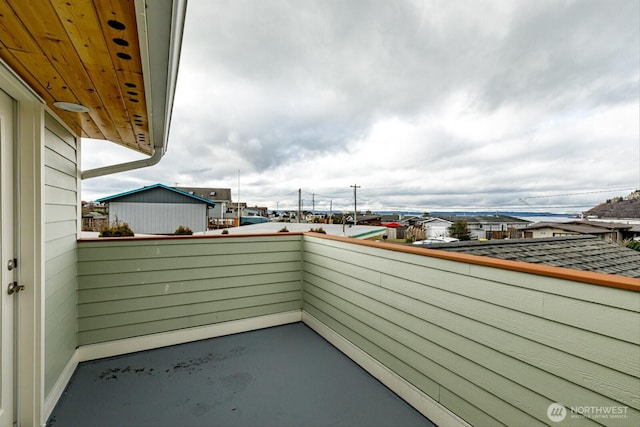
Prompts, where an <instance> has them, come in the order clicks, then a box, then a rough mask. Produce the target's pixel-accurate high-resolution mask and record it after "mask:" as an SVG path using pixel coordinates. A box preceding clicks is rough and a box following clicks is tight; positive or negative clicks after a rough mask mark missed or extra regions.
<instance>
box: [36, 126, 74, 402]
mask: <svg viewBox="0 0 640 427" xmlns="http://www.w3.org/2000/svg"><path fill="white" fill-rule="evenodd" d="M44 160H45V164H44V180H45V182H44V221H45V250H44V253H45V268H44V272H45V274H44V275H45V289H44V290H45V321H44V325H45V351H46V354H47V358H46V359H45V361H46V363H45V384H44V387H45V393H46V394H48V393H49V392H50V391H51V389H52V387H53V384H54V382H55V380H56V378H58V376H59V375H60V373H61V372H62V371H63V370H64V367H65V365H66V363H67V361H68V360H69V358H70V357H71V355H72V354H73V352H74V351H75V349H76V347H77V345H78V341H77V337H76V332H77V328H78V322H77V312H76V310H77V304H76V289H77V287H78V284H77V279H76V276H77V271H76V270H77V262H78V259H77V251H76V235H77V230H78V211H77V210H78V192H77V190H78V181H79V180H78V176H77V174H78V170H77V169H78V168H77V166H76V165H77V163H78V149H77V143H76V139H75V138H74V137H73V136H72V135H71V134H70V133H69V131H67V130H66V129H65V128H63V127H62V126H61V125H60V124H59V123H58V122H57V121H56V120H54V119H53V118H51V116H49V115H47V116H46V129H45V147H44Z"/></svg>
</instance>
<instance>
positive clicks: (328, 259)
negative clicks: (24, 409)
mask: <svg viewBox="0 0 640 427" xmlns="http://www.w3.org/2000/svg"><path fill="white" fill-rule="evenodd" d="M77 270H78V271H77V282H78V292H77V300H76V301H74V303H77V306H76V307H77V321H76V323H75V324H76V325H77V343H76V344H77V346H78V348H77V349H76V350H75V352H74V354H73V356H68V357H67V356H54V355H52V356H50V357H47V363H46V366H45V370H46V371H47V378H48V379H50V380H49V381H48V383H47V384H46V389H47V390H46V391H45V392H46V394H47V396H48V398H47V401H46V402H45V404H46V405H48V406H49V408H53V405H54V404H55V402H56V401H57V400H58V399H57V397H58V396H60V395H61V394H62V390H63V389H64V387H65V386H66V384H67V380H68V379H69V378H70V377H71V373H72V372H73V370H74V369H73V368H75V366H76V364H77V363H78V362H80V365H78V369H77V375H76V376H74V380H72V381H71V383H70V386H69V389H68V390H67V394H66V395H64V396H63V397H62V399H61V400H60V403H59V405H58V408H57V409H56V410H55V411H53V415H52V417H51V418H50V424H51V425H55V421H56V420H59V422H60V423H61V424H64V423H62V412H57V411H63V410H64V408H65V405H73V403H72V402H73V401H74V400H76V401H77V402H84V400H82V399H83V396H84V397H86V396H88V395H89V394H90V389H89V388H86V389H83V387H82V386H80V387H79V388H75V389H73V393H72V392H71V391H72V388H73V387H77V386H78V384H81V383H82V381H79V382H74V381H75V379H81V378H82V371H83V370H84V369H88V368H86V367H87V366H92V365H91V364H102V363H109V361H114V360H116V361H118V360H120V359H117V358H112V359H107V360H100V361H97V362H89V361H92V360H96V359H100V358H106V357H114V356H119V355H124V354H128V353H133V352H138V351H144V352H142V353H137V354H133V355H128V356H124V357H132V358H134V359H131V360H136V362H135V363H134V362H124V361H123V362H120V361H119V362H117V363H116V365H114V366H116V367H117V368H118V369H125V368H126V366H131V368H132V369H135V368H136V367H137V369H142V368H143V367H145V366H147V363H148V364H149V365H151V362H150V361H148V360H147V357H149V358H151V354H155V353H153V352H156V351H160V350H153V352H151V351H150V350H151V349H154V348H160V347H166V346H173V345H176V344H181V343H188V342H193V341H197V340H205V339H209V338H212V337H219V336H225V337H224V338H216V339H214V340H213V341H211V342H212V344H211V345H214V346H215V345H219V344H215V343H216V342H218V343H219V342H220V341H216V340H223V339H240V338H238V337H243V336H244V337H245V338H244V339H248V338H247V337H255V343H256V345H258V344H257V343H259V342H261V340H265V339H266V341H270V339H268V338H261V336H264V335H261V334H267V336H268V334H270V333H273V331H277V330H279V328H272V329H265V330H261V331H257V332H255V333H254V332H252V333H251V334H254V335H246V334H239V335H235V336H233V337H229V336H228V335H229V334H234V333H239V332H246V331H253V330H259V329H262V328H268V327H275V326H279V325H288V324H292V325H290V326H289V327H293V328H294V329H295V328H302V329H303V330H305V331H306V333H309V334H311V335H310V336H308V337H307V338H291V337H294V336H296V335H297V334H298V332H296V333H295V334H293V335H291V337H290V338H284V341H283V342H286V343H289V344H291V340H292V339H295V340H298V339H300V340H307V339H311V340H312V341H313V339H315V338H317V337H316V336H315V334H313V332H311V330H313V331H315V332H317V334H319V335H320V336H321V337H323V338H324V339H325V340H326V341H328V342H329V343H331V344H332V345H333V346H335V348H336V349H338V350H340V352H341V353H342V354H344V355H346V356H347V357H349V358H350V359H351V360H353V361H354V362H355V363H357V364H358V365H360V366H361V367H362V368H364V369H365V370H366V371H368V372H369V373H370V374H371V375H373V377H375V378H376V379H378V380H379V381H380V382H382V383H383V384H384V385H386V386H387V387H388V388H389V389H390V390H392V391H393V392H394V393H396V394H397V395H398V396H399V397H401V398H402V399H403V400H404V401H405V402H407V403H408V404H409V405H411V406H412V407H413V408H415V410H416V411H418V412H419V413H421V414H422V415H424V417H426V418H428V419H429V420H431V421H433V422H434V423H435V424H437V425H455V424H457V425H465V424H471V425H492V426H493V425H527V426H529V425H544V424H552V423H555V422H556V421H561V422H560V423H559V425H620V426H622V425H625V426H626V425H638V424H639V423H640V292H638V291H639V290H640V283H638V280H637V279H630V278H624V277H620V276H609V275H604V274H597V273H585V272H578V271H573V270H568V269H562V268H555V267H545V266H540V265H533V264H526V263H517V262H511V261H502V260H495V259H490V258H484V257H476V256H471V255H462V254H453V253H444V252H441V251H433V250H428V249H418V248H404V247H396V246H393V245H391V244H385V243H372V242H357V241H353V240H349V239H343V238H336V237H328V236H321V235H320V236H318V235H315V234H313V233H305V234H295V233H290V234H287V235H263V236H233V237H213V238H212V237H203V238H197V237H190V238H150V239H136V240H127V239H121V240H104V241H80V242H79V243H78V264H77ZM309 328H310V329H309ZM56 333H59V332H56V330H55V328H49V329H48V330H47V341H48V342H49V343H55V342H58V338H57V336H56ZM234 337H235V338H234ZM314 337H315V338H314ZM321 341H322V340H321ZM249 342H254V341H253V339H250V340H249ZM302 342H305V343H306V342H307V341H302ZM322 342H324V341H322ZM195 344H197V343H194V344H189V345H195ZM289 344H287V345H289ZM325 344H326V343H325ZM52 345H53V346H55V344H52ZM220 345H222V344H220ZM300 347H302V349H304V348H305V347H306V344H305V345H302V346H300ZM176 348H180V347H179V346H176V347H169V349H176ZM232 348H233V347H232ZM276 348H277V349H278V351H284V349H285V348H288V347H287V346H285V345H277V346H276ZM319 348H321V349H322V350H319V351H320V352H326V353H331V351H333V347H330V346H329V347H319ZM180 351H182V350H180ZM54 353H55V354H56V355H57V354H58V352H54ZM214 353H215V352H214ZM52 354H53V353H52ZM193 354H194V356H193V357H188V355H185V356H184V357H186V358H187V360H190V359H193V358H194V357H195V358H197V356H195V354H196V353H193ZM294 354H295V353H291V354H290V355H288V356H287V354H286V352H285V353H284V355H281V356H277V357H276V359H282V361H283V362H285V361H286V360H287V359H286V357H290V358H293V359H295V362H296V363H295V364H294V366H295V369H297V372H298V373H305V374H306V373H309V372H312V371H314V369H315V368H316V367H317V365H318V360H317V358H318V356H317V354H315V355H311V358H310V359H309V358H308V357H310V356H309V354H308V352H307V355H306V356H304V357H302V356H301V357H297V356H294ZM314 357H315V358H316V359H314ZM65 358H71V360H72V361H73V363H67V364H66V366H65V363H63V362H64V360H65ZM167 360H169V359H167ZM269 360H273V359H267V362H265V363H266V365H265V366H271V365H268V361H269ZM322 360H323V361H324V356H323V357H322ZM82 362H87V363H82ZM240 363H243V362H242V361H241V360H240ZM247 363H249V362H247ZM255 363H262V362H255ZM327 363H330V362H327ZM340 363H343V362H340ZM249 364H250V363H249ZM320 364H321V365H322V363H320ZM120 365H122V366H120ZM97 366H101V368H96V369H98V370H100V369H102V370H101V371H100V373H103V372H107V370H108V369H115V368H113V366H111V367H107V365H104V366H103V365H97ZM158 366H163V365H161V364H160V365H158ZM286 366H291V363H283V364H282V365H278V367H274V368H273V370H272V372H267V373H266V374H267V375H273V373H274V372H277V370H279V369H284V367H286ZM145 369H146V368H145ZM157 369H160V368H157ZM306 371H309V372H306ZM331 371H332V368H329V369H328V371H327V372H329V373H331ZM95 372H97V371H94V373H95ZM119 372H121V371H119ZM230 372H231V371H230ZM354 372H356V373H357V372H359V371H358V369H357V368H356V370H355V371H354ZM183 374H184V372H183ZM345 375H352V374H345ZM116 376H117V375H116ZM132 376H133V375H132ZM223 377H225V376H224V375H222V374H220V375H219V376H218V377H216V378H219V379H220V381H217V382H216V381H214V382H215V383H216V384H214V386H216V387H220V386H223V385H224V384H225V383H224V381H223V380H222V378H223ZM323 377H324V378H326V381H323V380H322V379H317V378H316V379H311V380H304V381H303V382H304V385H305V386H306V388H310V387H311V388H313V387H315V386H318V387H320V386H324V385H327V384H328V385H331V384H332V383H333V382H335V381H337V379H336V377H332V376H330V375H329V374H327V376H324V374H323ZM266 378H269V377H268V376H267V377H266ZM304 378H306V377H304ZM340 378H342V376H340ZM265 381H266V380H265ZM308 381H312V382H311V385H310V384H309V382H308ZM104 382H105V385H108V384H107V383H108V381H104ZM240 382H242V381H240ZM232 383H233V384H235V385H233V384H232ZM147 384H152V382H147ZM94 386H96V384H94ZM236 386H239V385H238V384H237V382H233V381H232V382H229V387H228V389H226V390H225V389H224V387H223V388H221V389H215V387H214V388H212V390H211V393H210V394H209V395H208V397H207V398H208V399H209V400H207V399H205V398H202V399H201V400H198V401H199V402H202V403H203V405H213V404H215V403H216V402H219V401H221V400H222V401H224V399H225V397H224V396H230V395H232V394H233V392H234V390H235V389H234V387H236ZM87 387H88V386H87ZM136 387H137V386H136ZM194 387H204V385H202V384H200V385H197V384H196V383H195V382H194ZM212 387H213V386H212ZM285 389H287V390H288V386H287V387H285ZM131 390H136V391H135V393H136V394H137V393H146V392H145V391H144V390H143V389H133V388H132V389H131ZM200 390H203V389H202V388H200ZM268 390H269V389H268V388H267V389H264V391H262V392H259V393H254V394H252V399H253V400H250V402H252V403H246V402H247V401H243V402H244V403H237V405H238V406H234V404H235V403H231V402H235V401H233V400H229V401H228V402H229V405H228V406H229V408H231V409H229V410H232V409H233V407H236V408H242V409H243V410H245V411H260V410H261V409H260V408H262V409H264V408H267V407H268V408H272V409H273V408H281V409H282V408H284V406H283V405H284V402H286V400H277V399H276V401H269V400H267V399H273V398H274V397H275V398H277V397H278V395H277V394H275V395H274V394H273V393H269V391H268ZM363 390H364V388H363ZM366 390H367V391H368V390H369V389H368V388H366ZM384 390H386V389H384ZM384 390H382V391H384ZM334 391H335V389H334ZM149 392H151V390H150V391H149ZM378 392H379V391H375V393H378ZM380 392H381V391H380ZM204 393H206V391H202V393H201V394H200V396H201V397H202V394H204ZM331 393H333V391H332V392H327V393H325V395H326V396H327V397H328V398H329V400H328V402H329V403H331V402H334V403H338V404H343V405H344V403H345V402H344V401H343V399H347V400H348V402H347V403H348V404H349V405H350V404H354V405H356V404H358V402H359V401H360V402H361V399H359V396H357V395H356V394H354V393H347V394H346V396H347V397H341V398H339V399H336V398H335V396H334V397H332V396H331ZM296 394H297V396H290V397H291V398H292V399H295V398H299V399H300V401H301V402H302V401H306V403H307V404H309V403H312V405H311V406H308V407H307V409H304V410H303V411H298V412H296V411H291V412H290V415H291V418H289V419H287V418H286V416H287V413H288V411H287V410H286V409H282V411H281V412H280V413H279V416H282V417H284V418H278V419H276V421H274V424H290V425H294V424H301V423H303V422H302V421H305V422H306V421H309V422H308V423H309V424H325V423H324V422H323V421H319V420H320V419H315V421H314V419H304V420H303V419H302V418H299V417H303V416H304V415H301V414H316V413H321V412H326V413H328V414H331V415H332V416H335V417H336V418H331V419H329V420H328V421H327V424H328V423H333V422H335V423H336V424H340V423H342V424H349V422H348V418H341V417H340V414H339V410H337V409H327V410H324V411H323V410H322V408H340V407H341V406H324V405H325V401H323V400H315V399H316V398H313V399H311V398H308V397H303V396H305V395H304V394H299V393H296ZM382 394H384V393H382ZM349 396H351V397H349ZM262 398H264V399H265V400H264V401H262V400H261V399H262ZM365 400H366V399H365ZM336 401H337V402H336ZM329 403H326V404H327V405H329ZM365 403H366V402H365ZM553 403H560V404H562V405H563V406H562V407H561V409H562V408H564V410H565V412H564V413H560V412H562V411H560V412H557V411H556V412H555V413H554V412H549V414H548V409H549V408H550V405H551V404H553ZM83 404H84V403H83ZM110 404H111V403H109V402H107V401H104V400H103V401H102V402H101V405H103V406H104V407H109V408H110V411H111V412H113V411H118V410H119V409H116V407H112V406H109V405H110ZM125 404H126V401H125V402H124V403H123V405H125ZM149 404H150V405H151V404H152V402H151V401H150V402H149ZM300 404H302V403H300ZM296 405H297V403H296ZM314 405H316V406H314ZM67 407H68V406H67ZM354 407H355V406H354ZM380 407H381V405H374V408H373V409H372V411H373V410H374V409H379V408H380ZM150 408H151V410H154V411H155V410H157V411H162V407H152V406H151V407H150ZM362 408H366V406H363V407H362ZM385 408H386V406H385ZM389 408H390V409H389V411H395V409H393V410H392V409H391V406H389ZM552 408H553V407H552ZM202 409H203V410H204V406H203V408H202ZM404 409H405V410H407V412H404V413H406V414H409V415H408V416H409V417H410V419H413V420H415V419H414V418H411V417H414V416H415V415H416V414H415V413H413V412H412V410H410V409H407V408H404ZM122 410H125V409H122ZM367 411H369V409H363V410H362V411H360V412H367ZM232 412H234V411H232ZM401 412H402V411H401ZM374 413H375V412H371V414H374ZM389 413H391V412H389ZM561 415H562V416H563V418H562V420H560V419H558V418H557V417H560V416H561ZM167 416H169V415H167ZM231 416H234V415H233V414H232V415H231ZM553 417H556V418H555V419H554V418H553ZM426 418H417V419H418V420H419V422H429V421H428V420H427V419H426ZM230 419H233V418H230ZM375 419H378V420H381V419H382V418H380V417H379V416H377V415H376V416H374V417H373V419H372V423H371V425H375V422H373V421H375ZM287 420H289V421H288V422H287ZM301 420H302V421H301ZM298 421H301V422H300V423H298ZM552 421H553V422H552ZM364 423H365V424H366V423H367V422H366V421H364ZM223 424H224V422H223ZM408 424H409V423H408Z"/></svg>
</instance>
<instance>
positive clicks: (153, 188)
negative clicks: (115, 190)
mask: <svg viewBox="0 0 640 427" xmlns="http://www.w3.org/2000/svg"><path fill="white" fill-rule="evenodd" d="M159 192H161V193H167V192H168V193H175V194H177V195H179V196H182V197H183V198H186V199H192V200H194V201H198V202H202V203H205V204H207V205H211V206H213V203H212V201H211V199H207V198H204V197H200V196H197V195H195V194H189V193H187V192H184V191H181V190H178V189H176V188H174V187H168V186H166V185H163V184H153V185H147V186H145V187H142V188H136V189H135V190H131V191H126V192H124V193H120V194H115V195H113V196H107V197H103V198H101V199H98V200H96V201H97V202H100V203H105V202H113V201H115V200H118V201H140V199H139V198H134V197H132V196H134V195H139V194H141V193H156V194H157V193H159ZM167 201H168V200H167Z"/></svg>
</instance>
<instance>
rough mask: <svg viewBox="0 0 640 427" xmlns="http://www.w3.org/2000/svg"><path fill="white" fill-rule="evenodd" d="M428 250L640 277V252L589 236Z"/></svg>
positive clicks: (435, 246) (442, 246)
mask: <svg viewBox="0 0 640 427" xmlns="http://www.w3.org/2000/svg"><path fill="white" fill-rule="evenodd" d="M425 247H428V248H429V249H438V250H444V251H448V252H459V253H466V254H470V255H480V256H487V257H492V258H500V259H505V260H512V261H522V262H529V263H534V264H546V265H552V266H556V267H566V268H572V269H575V270H583V271H593V272H597V273H606V274H617V275H620V276H628V277H638V278H640V252H637V251H634V250H632V249H628V248H625V247H622V246H619V245H616V244H612V243H607V242H605V241H603V240H601V239H598V238H597V237H595V236H589V235H587V236H563V237H548V238H539V239H507V240H487V241H465V242H454V243H436V244H431V245H426V246H425Z"/></svg>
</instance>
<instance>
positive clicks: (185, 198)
mask: <svg viewBox="0 0 640 427" xmlns="http://www.w3.org/2000/svg"><path fill="white" fill-rule="evenodd" d="M97 201H98V202H108V203H109V223H113V222H115V221H120V222H126V223H127V224H129V226H130V227H131V229H132V230H133V232H134V233H138V234H173V233H174V232H175V230H176V229H177V228H178V227H179V226H181V225H182V226H185V227H189V228H190V229H191V230H193V231H202V230H206V229H207V226H208V210H209V208H212V207H213V206H214V203H213V202H212V201H211V200H208V199H205V198H203V197H199V196H196V195H193V194H189V193H186V192H184V191H181V190H177V189H175V188H172V187H168V186H166V185H162V184H155V185H150V186H148V187H142V188H138V189H136V190H132V191H127V192H125V193H121V194H116V195H114V196H109V197H104V198H102V199H99V200H97Z"/></svg>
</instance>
